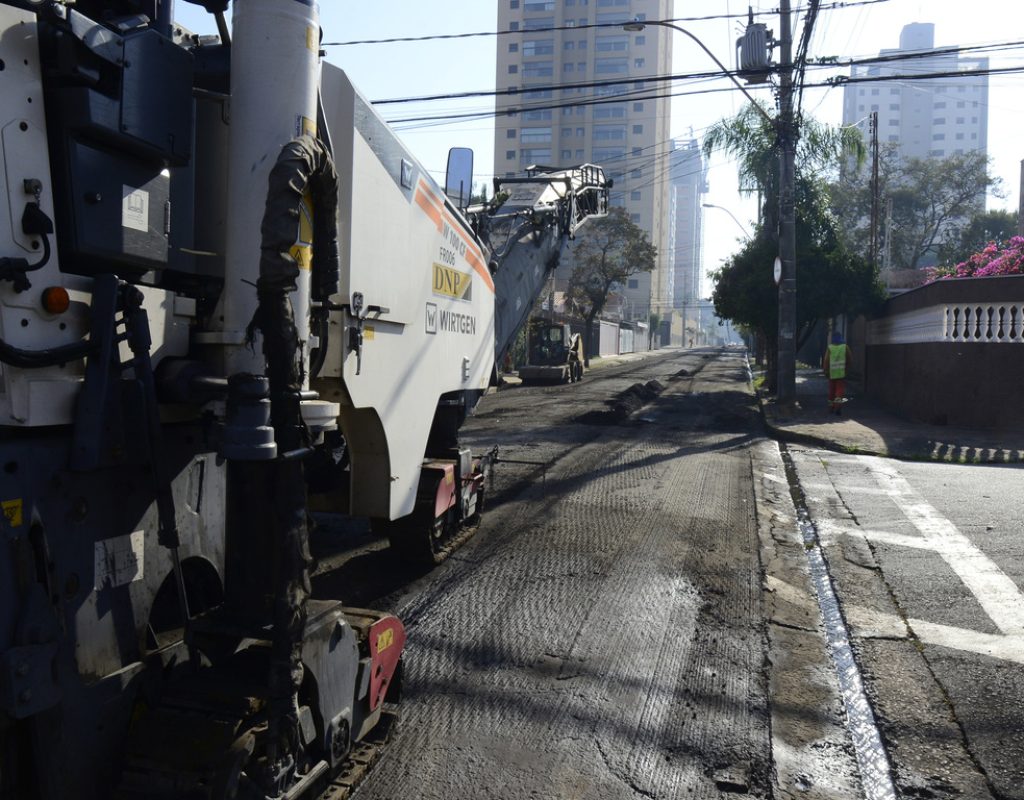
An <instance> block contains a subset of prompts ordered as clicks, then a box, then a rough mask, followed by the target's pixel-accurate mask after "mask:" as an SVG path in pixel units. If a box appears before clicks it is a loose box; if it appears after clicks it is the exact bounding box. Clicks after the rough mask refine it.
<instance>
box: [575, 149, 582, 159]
mask: <svg viewBox="0 0 1024 800" xmlns="http://www.w3.org/2000/svg"><path fill="white" fill-rule="evenodd" d="M576 160H577V161H582V160H583V151H582V150H577V151H576Z"/></svg>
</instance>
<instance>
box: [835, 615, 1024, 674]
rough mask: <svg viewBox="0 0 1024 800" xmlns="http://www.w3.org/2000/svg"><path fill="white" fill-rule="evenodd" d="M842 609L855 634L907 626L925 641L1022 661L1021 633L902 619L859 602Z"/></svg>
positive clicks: (902, 630) (893, 633)
mask: <svg viewBox="0 0 1024 800" xmlns="http://www.w3.org/2000/svg"><path fill="white" fill-rule="evenodd" d="M843 613H844V614H845V615H846V619H847V622H849V624H850V627H851V629H852V632H853V634H854V635H855V636H864V637H879V636H886V637H898V638H906V637H907V636H908V635H909V631H908V630H907V628H908V626H909V628H910V629H911V630H912V631H913V632H914V634H915V635H916V636H917V638H918V639H920V640H921V641H922V642H924V643H925V644H931V645H938V646H940V647H948V648H950V649H952V650H962V651H965V652H968V653H977V654H978V655H982V656H988V657H990V658H998V659H1002V660H1003V661H1011V662H1013V663H1015V664H1024V637H1021V636H1003V635H1001V634H992V633H980V632H979V631H972V630H970V629H968V628H955V627H953V626H952V625H939V624H938V623H935V622H927V621H926V620H923V619H908V620H907V621H906V622H904V621H903V620H902V619H900V618H899V617H897V616H896V615H895V614H883V613H880V612H878V611H875V610H873V609H868V608H864V607H862V606H853V607H848V608H846V609H844V611H843Z"/></svg>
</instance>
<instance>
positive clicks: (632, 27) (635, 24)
mask: <svg viewBox="0 0 1024 800" xmlns="http://www.w3.org/2000/svg"><path fill="white" fill-rule="evenodd" d="M648 25H657V26H658V27H659V28H671V29H672V30H674V31H679V32H680V33H682V34H684V35H686V36H689V37H690V38H691V39H693V41H694V42H696V43H697V46H698V47H700V49H701V50H703V51H704V52H705V53H707V54H708V56H709V57H710V58H711V60H712V61H714V62H715V64H717V65H718V68H719V69H720V70H722V72H724V73H725V75H726V77H727V78H728V79H729V80H731V81H732V82H733V83H735V84H736V88H737V89H739V90H740V91H741V92H743V95H744V96H745V97H746V98H747V99H748V100H749V101H750V103H751V105H753V106H754V108H756V109H757V110H758V112H759V113H760V114H761V116H762V117H764V118H765V119H766V120H768V122H769V123H770V124H771V125H774V124H775V120H773V119H772V118H771V117H770V116H768V114H767V113H766V112H765V110H764V109H763V108H761V105H760V104H759V103H758V102H757V101H755V100H754V98H753V97H751V95H750V92H748V91H747V90H746V89H744V88H743V84H742V83H740V82H739V81H738V80H736V76H735V75H733V74H732V73H731V72H730V71H729V68H728V67H727V66H725V64H723V63H722V62H721V61H719V60H718V56H716V55H715V54H714V53H712V52H711V51H710V50H709V49H708V47H707V45H705V44H704V42H702V41H701V40H700V39H698V38H697V37H696V36H694V35H693V34H692V33H690V32H689V31H688V30H686V28H680V27H679V26H678V25H674V24H672V23H671V22H665V21H664V20H660V19H652V20H644V21H640V20H638V19H637V20H633V21H632V22H627V23H625V24H624V25H623V26H622V30H624V31H630V32H634V31H642V30H643V29H644V28H645V27H646V26H648Z"/></svg>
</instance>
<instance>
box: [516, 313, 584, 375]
mask: <svg viewBox="0 0 1024 800" xmlns="http://www.w3.org/2000/svg"><path fill="white" fill-rule="evenodd" d="M526 353H527V359H528V362H527V363H526V364H524V365H522V366H521V367H519V370H518V372H519V377H520V379H521V380H522V382H523V383H526V384H533V383H575V382H577V381H581V380H583V362H584V353H583V337H582V336H581V335H580V334H578V333H573V332H572V330H571V329H570V327H569V326H568V325H565V324H556V323H551V322H545V321H543V320H534V321H533V322H532V323H531V324H530V327H529V334H528V336H527V348H526Z"/></svg>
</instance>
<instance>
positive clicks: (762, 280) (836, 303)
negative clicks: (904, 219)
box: [712, 178, 885, 351]
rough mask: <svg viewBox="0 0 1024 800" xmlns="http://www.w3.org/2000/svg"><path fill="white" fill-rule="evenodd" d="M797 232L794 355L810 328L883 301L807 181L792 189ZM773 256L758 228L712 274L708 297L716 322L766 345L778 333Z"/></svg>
mask: <svg viewBox="0 0 1024 800" xmlns="http://www.w3.org/2000/svg"><path fill="white" fill-rule="evenodd" d="M796 231H797V237H796V285H797V292H798V302H797V349H799V348H800V346H802V345H803V344H804V343H805V342H806V340H807V337H808V336H809V335H810V332H811V330H812V329H813V327H814V323H815V322H817V321H819V320H822V319H828V318H830V317H834V316H837V315H839V314H847V315H850V316H857V315H859V314H864V313H868V312H870V311H871V310H872V309H874V308H875V307H876V306H877V304H879V303H881V302H882V301H883V300H884V297H885V295H884V290H883V289H882V286H881V284H880V283H879V282H878V279H877V274H876V272H875V270H874V269H873V268H872V267H871V265H870V264H869V263H868V262H867V260H866V259H864V258H861V257H859V256H857V255H855V254H853V253H852V252H850V250H848V249H847V248H846V247H845V246H844V245H843V244H842V242H841V241H840V238H839V234H838V226H837V222H836V220H835V218H834V217H833V216H832V215H831V213H829V211H828V203H827V195H826V192H825V188H824V187H823V186H822V185H821V184H820V183H817V182H815V181H813V180H809V179H807V178H800V179H798V180H797V184H796ZM776 255H778V241H777V239H776V237H774V236H772V235H770V233H769V232H768V231H766V230H765V228H764V226H759V227H758V228H757V233H756V235H755V237H754V238H753V239H752V240H750V241H749V242H747V243H746V244H745V245H744V246H743V248H742V249H741V250H740V251H739V252H738V253H736V254H735V255H734V256H733V257H732V258H730V259H729V260H728V261H727V262H726V263H725V265H724V266H723V267H722V268H721V269H720V270H718V272H716V273H715V274H714V281H715V289H714V293H713V294H712V300H713V301H714V304H715V313H716V314H717V315H718V316H719V317H721V318H723V319H731V320H732V321H733V322H735V323H736V324H739V325H743V326H746V327H749V328H751V329H752V330H756V331H759V332H761V333H762V334H763V335H764V337H765V339H766V340H767V341H768V342H769V343H774V342H775V340H776V333H777V329H778V311H779V307H778V306H779V304H778V290H777V288H776V286H775V281H774V278H773V275H772V264H773V262H774V260H775V257H776ZM771 349H773V348H769V350H770V351H771Z"/></svg>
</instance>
